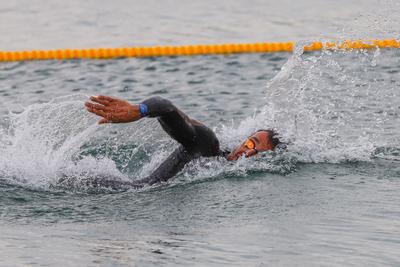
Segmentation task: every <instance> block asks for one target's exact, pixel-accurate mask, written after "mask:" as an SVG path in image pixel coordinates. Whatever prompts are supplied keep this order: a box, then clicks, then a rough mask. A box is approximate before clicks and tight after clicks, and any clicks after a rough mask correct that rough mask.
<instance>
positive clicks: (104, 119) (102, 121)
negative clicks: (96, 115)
mask: <svg viewBox="0 0 400 267" xmlns="http://www.w3.org/2000/svg"><path fill="white" fill-rule="evenodd" d="M110 122H111V121H109V120H107V119H106V118H102V119H101V120H99V122H98V124H104V123H110Z"/></svg>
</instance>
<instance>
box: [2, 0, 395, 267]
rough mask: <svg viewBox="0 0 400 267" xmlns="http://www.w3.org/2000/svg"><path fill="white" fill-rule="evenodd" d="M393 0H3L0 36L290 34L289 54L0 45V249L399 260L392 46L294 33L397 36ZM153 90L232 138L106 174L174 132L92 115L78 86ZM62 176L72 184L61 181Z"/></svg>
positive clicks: (261, 261)
mask: <svg viewBox="0 0 400 267" xmlns="http://www.w3.org/2000/svg"><path fill="white" fill-rule="evenodd" d="M399 8H400V6H399V3H398V2H396V1H373V0H365V1H342V0H339V1H315V0H307V1H298V2H293V1H287V0H283V1H279V2H273V1H244V0H243V1H242V0H241V1H227V0H224V1H211V0H205V1H199V2H189V1H178V0H169V1H163V2H159V1H149V0H147V1H123V0H114V1H93V0H91V1H78V0H73V1H47V0H46V1H45V0H43V1H38V0H35V1H22V0H17V1H9V2H5V1H2V2H1V3H0V34H1V36H2V37H1V40H0V49H4V50H17V49H50V48H52V49H54V48H67V47H74V48H75V47H91V46H93V47H101V46H111V47H118V46H128V45H162V44H196V43H215V42H216V43H229V42H254V41H256V42H259V41H288V40H294V41H299V40H300V45H298V46H297V48H296V52H295V53H294V54H286V53H275V54H242V55H227V56H196V57H164V58H142V59H118V60H98V61H91V60H73V61H41V62H39V61H37V62H19V63H0V100H1V106H0V266H189V265H190V266H400V205H399V203H400V193H399V192H400V75H399V72H400V51H399V50H379V49H375V50H370V51H322V52H315V53H303V51H302V50H301V46H302V44H307V43H308V42H309V41H313V40H341V39H343V38H349V39H354V38H375V37H380V38H399V31H398V25H399V17H400V16H398V11H399ZM98 94H105V95H112V96H117V97H120V98H125V99H127V100H129V101H131V102H133V103H138V102H140V101H141V100H143V99H145V98H147V97H150V96H153V95H160V96H163V97H165V98H168V99H170V100H171V101H173V103H175V104H176V105H177V106H178V107H180V108H181V109H182V110H183V111H185V112H186V113H187V114H189V115H190V116H191V117H193V118H196V119H198V120H200V121H203V122H204V123H205V124H206V125H208V126H209V127H211V128H212V129H214V130H215V132H216V134H217V136H218V137H219V139H220V142H221V145H222V147H223V148H227V149H232V148H233V147H235V145H237V144H238V143H239V142H241V141H242V140H243V139H244V138H246V137H247V136H248V135H249V134H250V133H252V132H253V131H254V130H257V129H260V128H261V129H262V128H274V129H276V130H277V131H278V132H279V134H280V137H281V139H282V140H283V141H285V142H286V143H287V149H286V150H284V151H279V152H268V153H263V154H261V155H258V156H257V157H255V158H251V159H240V160H239V161H237V162H227V161H226V160H225V159H217V158H208V159H199V160H196V161H194V162H191V163H190V164H188V165H187V166H186V167H185V169H184V170H183V171H182V172H180V173H179V174H178V175H177V176H176V177H175V178H174V179H173V180H171V181H170V182H168V183H166V184H161V185H156V186H152V187H146V188H144V189H141V190H130V191H127V192H122V193H121V192H112V191H109V190H107V189H106V188H104V189H103V190H95V189H94V188H89V187H86V186H85V183H80V181H81V180H84V179H90V177H95V176H98V175H103V176H104V175H105V176H110V177H115V179H139V178H141V177H145V176H146V175H148V174H149V173H151V171H152V170H154V168H156V167H157V166H158V165H159V164H160V163H161V162H162V161H163V160H164V159H165V158H166V157H167V156H168V154H169V153H170V152H171V151H173V150H174V149H175V148H176V146H177V144H176V143H175V142H174V141H172V140H171V139H170V138H169V137H168V136H167V135H166V134H165V133H164V132H163V131H162V129H161V127H160V126H159V125H158V123H157V121H156V120H151V119H143V120H141V121H139V122H136V123H130V124H124V125H121V124H118V125H117V124H111V125H101V126H99V125H97V124H96V121H97V120H98V118H97V117H95V116H94V115H92V114H89V113H88V112H86V111H85V109H84V107H83V103H84V101H85V100H87V98H88V96H90V95H98ZM66 176H67V177H73V178H74V181H76V182H75V183H73V184H72V185H71V186H70V187H59V186H57V184H58V183H57V182H58V181H59V179H62V178H65V177H66Z"/></svg>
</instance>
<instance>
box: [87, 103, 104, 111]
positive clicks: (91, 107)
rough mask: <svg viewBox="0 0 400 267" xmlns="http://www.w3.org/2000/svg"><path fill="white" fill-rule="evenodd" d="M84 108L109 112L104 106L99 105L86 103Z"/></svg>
mask: <svg viewBox="0 0 400 267" xmlns="http://www.w3.org/2000/svg"><path fill="white" fill-rule="evenodd" d="M85 106H86V107H87V108H90V109H98V110H103V111H109V110H110V109H109V108H108V107H106V106H104V105H99V104H94V103H90V102H86V103H85Z"/></svg>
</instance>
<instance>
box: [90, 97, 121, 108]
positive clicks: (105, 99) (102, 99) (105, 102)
mask: <svg viewBox="0 0 400 267" xmlns="http://www.w3.org/2000/svg"><path fill="white" fill-rule="evenodd" d="M90 100H91V101H93V102H96V103H99V104H102V105H104V106H108V105H110V104H111V103H112V102H114V101H115V100H116V99H114V98H112V97H109V96H104V95H99V96H91V97H90Z"/></svg>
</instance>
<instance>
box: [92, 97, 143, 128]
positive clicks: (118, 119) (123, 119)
mask: <svg viewBox="0 0 400 267" xmlns="http://www.w3.org/2000/svg"><path fill="white" fill-rule="evenodd" d="M90 100H91V101H92V102H90V101H87V102H85V106H86V109H87V111H89V112H91V113H94V114H96V115H98V116H100V117H103V118H102V119H101V120H100V121H99V122H98V123H99V124H103V123H127V122H133V121H137V120H139V119H140V118H141V115H140V109H139V105H132V104H129V103H128V101H125V100H122V99H118V98H114V97H109V96H103V95H100V96H92V97H90ZM93 102H95V103H93Z"/></svg>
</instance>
